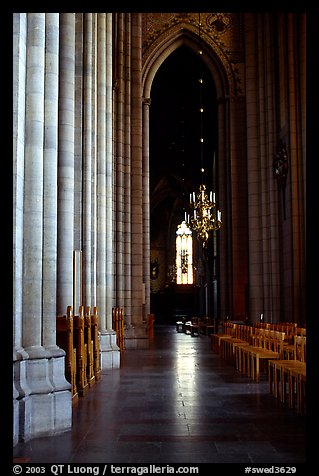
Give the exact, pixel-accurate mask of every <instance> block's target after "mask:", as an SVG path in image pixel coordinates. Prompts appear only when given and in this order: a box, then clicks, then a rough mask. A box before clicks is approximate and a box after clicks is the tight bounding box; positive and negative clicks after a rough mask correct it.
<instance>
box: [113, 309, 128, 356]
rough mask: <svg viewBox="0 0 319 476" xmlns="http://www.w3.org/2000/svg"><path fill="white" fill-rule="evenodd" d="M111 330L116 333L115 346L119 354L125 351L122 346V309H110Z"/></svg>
mask: <svg viewBox="0 0 319 476" xmlns="http://www.w3.org/2000/svg"><path fill="white" fill-rule="evenodd" d="M112 328H113V330H114V331H115V332H116V344H117V345H118V347H119V348H120V352H123V350H124V349H125V345H124V310H123V308H122V307H113V308H112Z"/></svg>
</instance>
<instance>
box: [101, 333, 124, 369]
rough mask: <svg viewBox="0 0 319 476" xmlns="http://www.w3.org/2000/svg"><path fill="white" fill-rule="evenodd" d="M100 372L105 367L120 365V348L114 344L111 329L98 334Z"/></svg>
mask: <svg viewBox="0 0 319 476" xmlns="http://www.w3.org/2000/svg"><path fill="white" fill-rule="evenodd" d="M100 356H101V372H102V373H103V370H106V369H119V368H120V366H121V353H120V348H119V347H118V345H117V344H116V332H114V331H113V330H111V331H106V332H105V333H104V334H100Z"/></svg>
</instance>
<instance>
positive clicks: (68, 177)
mask: <svg viewBox="0 0 319 476" xmlns="http://www.w3.org/2000/svg"><path fill="white" fill-rule="evenodd" d="M74 94H75V14H74V13H61V14H60V82H59V156H58V157H59V159H58V271H57V279H58V284H57V314H65V312H66V309H67V306H73V251H74V244H73V237H74Z"/></svg>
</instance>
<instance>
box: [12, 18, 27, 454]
mask: <svg viewBox="0 0 319 476" xmlns="http://www.w3.org/2000/svg"><path fill="white" fill-rule="evenodd" d="M26 45H27V14H26V13H14V14H13V255H12V256H13V443H14V445H15V444H17V443H18V441H19V436H20V426H21V425H22V426H23V427H24V426H25V422H24V420H25V417H24V406H25V403H24V398H23V397H25V396H26V395H28V394H29V393H30V389H29V388H28V386H27V383H26V360H25V359H27V358H28V354H27V353H26V352H25V351H24V349H23V348H22V320H23V312H22V306H23V195H24V147H25V134H24V130H25V87H26V81H25V80H26V56H27V53H26ZM20 415H21V416H20Z"/></svg>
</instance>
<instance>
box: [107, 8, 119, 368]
mask: <svg viewBox="0 0 319 476" xmlns="http://www.w3.org/2000/svg"><path fill="white" fill-rule="evenodd" d="M112 18H113V14H112V13H107V15H106V328H107V329H108V330H109V331H110V333H111V335H112V305H113V294H114V284H113V270H114V264H113V205H112V200H113V143H112V137H113V136H112V131H113V107H112V103H113V101H112V96H113V84H112V82H113V70H112V67H113V63H112V54H113V51H112V50H113V41H112ZM114 335H115V333H114ZM114 342H115V341H114ZM112 345H114V343H113V337H112ZM117 359H118V357H117V356H115V361H113V366H115V365H116V366H117V365H118V364H119V361H118V360H117Z"/></svg>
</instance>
